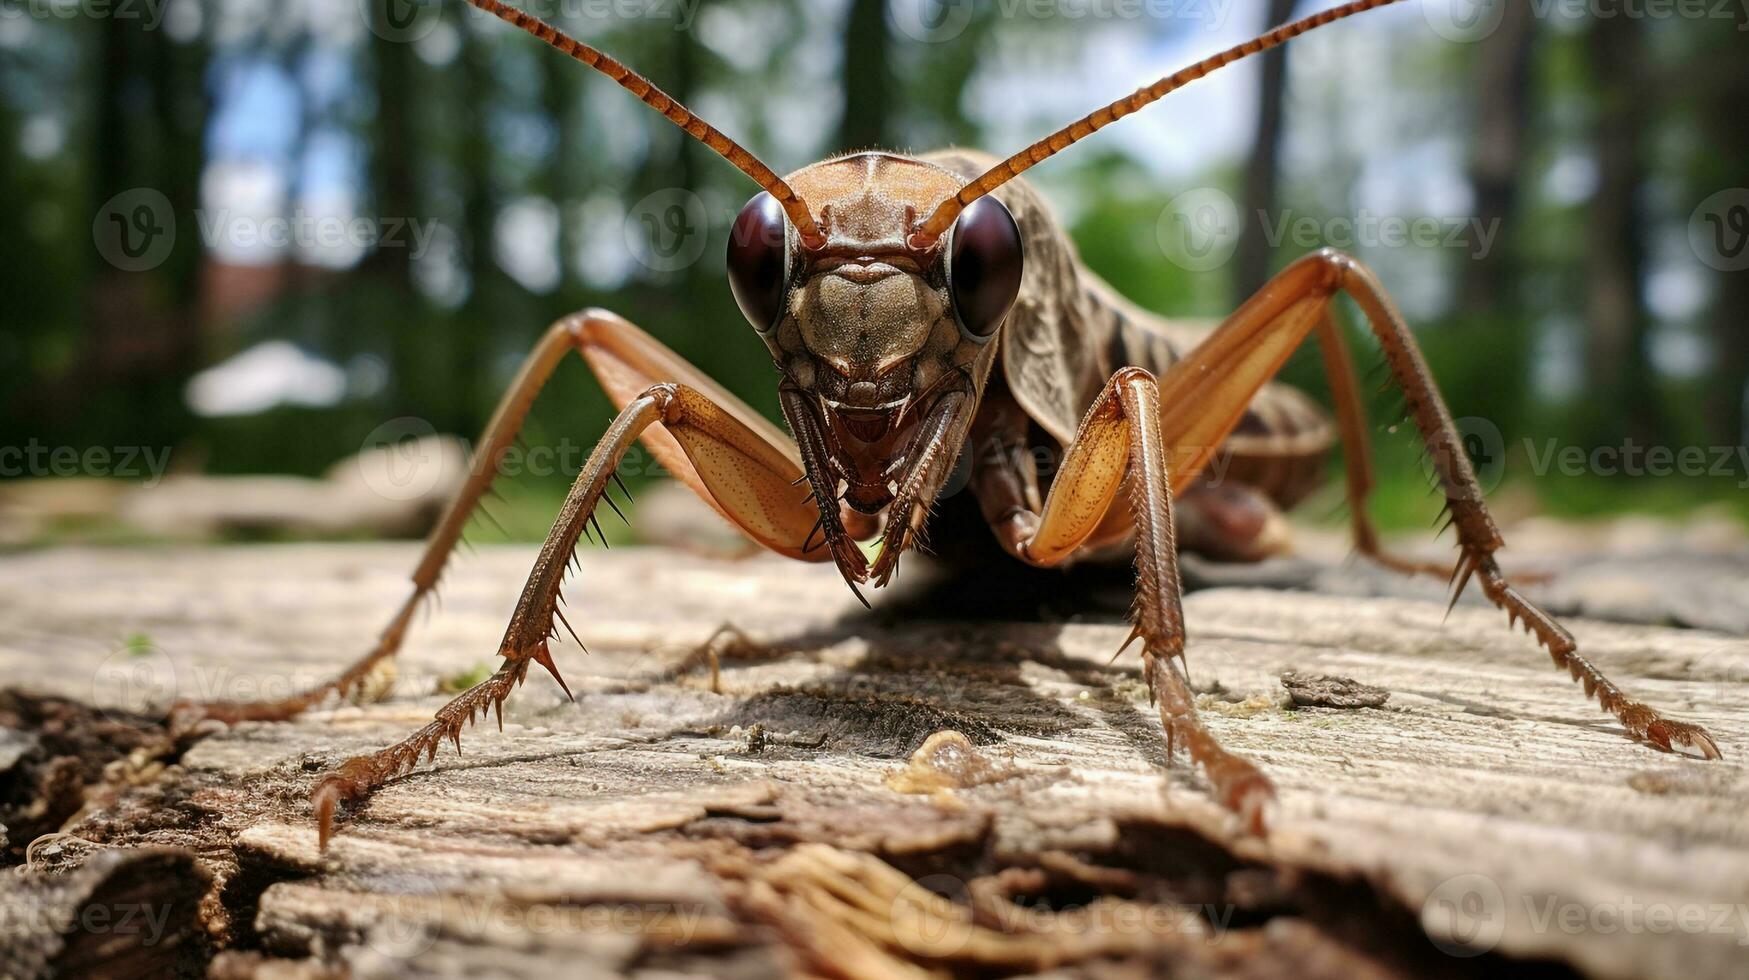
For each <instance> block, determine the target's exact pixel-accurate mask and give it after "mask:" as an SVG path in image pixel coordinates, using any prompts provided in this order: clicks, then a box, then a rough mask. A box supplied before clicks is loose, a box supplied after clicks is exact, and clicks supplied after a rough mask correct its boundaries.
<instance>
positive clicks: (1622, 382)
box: [1585, 17, 1665, 443]
mask: <svg viewBox="0 0 1749 980" xmlns="http://www.w3.org/2000/svg"><path fill="white" fill-rule="evenodd" d="M1644 28H1645V22H1644V20H1643V19H1641V18H1635V17H1600V18H1595V19H1593V20H1592V23H1591V26H1590V30H1589V34H1588V36H1587V43H1588V46H1589V59H1590V65H1591V79H1592V88H1593V91H1595V92H1596V93H1597V103H1596V109H1597V121H1596V129H1595V135H1594V137H1593V139H1594V143H1593V152H1594V156H1595V159H1596V163H1597V175H1598V176H1597V191H1596V194H1595V196H1594V197H1593V198H1592V201H1591V207H1590V209H1589V210H1590V213H1589V216H1588V219H1589V220H1588V228H1587V231H1588V237H1589V241H1588V243H1587V247H1586V253H1585V254H1586V268H1585V324H1586V330H1587V336H1588V343H1587V345H1586V362H1585V380H1586V391H1587V392H1589V393H1590V394H1591V396H1592V397H1591V398H1589V399H1587V401H1588V403H1589V405H1590V408H1591V413H1590V414H1591V421H1590V431H1589V432H1588V433H1587V435H1588V436H1589V437H1590V438H1591V439H1592V440H1593V441H1594V442H1595V443H1617V442H1620V441H1621V440H1622V439H1624V438H1626V437H1630V436H1631V437H1633V438H1634V439H1636V440H1640V441H1642V442H1649V441H1651V440H1653V439H1655V438H1657V434H1658V433H1661V432H1663V431H1665V430H1664V426H1663V412H1662V409H1661V408H1660V406H1659V405H1658V400H1657V386H1656V381H1655V378H1654V376H1653V373H1652V365H1651V359H1650V351H1649V349H1648V346H1649V336H1650V330H1651V322H1650V317H1649V315H1648V313H1647V311H1646V307H1645V296H1644V291H1643V288H1642V278H1643V276H1644V272H1645V243H1644V232H1645V220H1644V216H1643V215H1642V214H1641V211H1640V208H1641V203H1642V202H1641V200H1640V195H1641V189H1642V187H1643V185H1644V183H1645V168H1644V161H1643V158H1642V148H1643V146H1644V142H1645V140H1644V137H1645V132H1646V128H1647V121H1648V119H1649V118H1650V109H1651V108H1652V106H1651V105H1650V96H1651V87H1650V86H1649V85H1648V84H1647V80H1646V75H1645V73H1646V71H1647V58H1646V51H1645V31H1644Z"/></svg>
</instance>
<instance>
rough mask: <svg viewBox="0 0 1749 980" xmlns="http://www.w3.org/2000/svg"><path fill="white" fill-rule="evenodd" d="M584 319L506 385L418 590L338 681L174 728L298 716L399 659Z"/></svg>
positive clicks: (186, 717)
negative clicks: (422, 609) (415, 616)
mask: <svg viewBox="0 0 1749 980" xmlns="http://www.w3.org/2000/svg"><path fill="white" fill-rule="evenodd" d="M583 323H584V321H583V320H582V318H570V319H566V320H563V321H560V322H559V323H556V324H554V325H553V326H552V327H551V328H550V329H548V330H547V332H546V333H545V334H544V335H543V336H542V337H541V339H540V342H539V343H538V344H537V345H536V346H535V349H534V350H533V351H532V352H531V353H530V354H529V355H528V359H527V360H525V361H524V362H523V364H522V368H521V370H520V371H518V372H517V375H516V380H514V381H513V382H511V384H510V387H509V388H508V389H506V391H505V392H504V396H503V398H502V399H500V400H499V402H498V407H497V409H496V410H495V411H494V412H493V413H492V418H491V421H489V422H488V423H487V424H486V430H485V432H484V434H483V435H482V436H481V437H480V442H479V445H478V447H477V448H476V449H475V450H474V453H473V458H472V459H470V460H469V461H468V478H467V481H466V482H465V483H464V484H463V485H462V488H461V490H460V491H458V492H457V493H456V495H455V497H454V498H453V499H451V500H450V502H449V505H448V506H447V507H445V508H444V512H443V516H442V517H441V518H440V519H439V520H438V522H437V525H436V526H435V527H434V528H432V531H431V534H430V535H429V536H428V537H427V538H426V541H425V551H424V553H423V554H421V555H420V557H419V564H418V565H416V566H414V568H413V576H412V578H413V590H412V593H411V594H409V595H408V596H407V598H406V600H405V601H404V602H402V603H401V606H400V608H399V609H398V610H396V612H395V615H394V617H393V618H391V619H390V620H389V624H388V626H386V627H385V628H384V629H383V631H382V633H381V635H379V636H378V637H377V640H376V643H375V644H374V645H373V646H372V647H371V648H370V649H369V650H368V651H367V652H366V653H365V654H364V656H362V657H360V658H359V659H358V660H357V661H355V662H354V663H353V664H352V665H351V666H349V667H347V668H346V669H345V670H343V671H341V673H340V674H339V675H337V676H336V677H334V678H333V679H332V680H329V681H326V682H324V683H322V684H319V685H317V686H315V687H312V688H310V689H309V690H307V691H304V692H302V693H299V694H296V695H293V696H291V697H288V698H282V699H280V700H277V701H205V702H196V701H185V702H181V703H178V704H177V705H176V707H175V708H174V709H173V711H172V715H171V718H172V723H173V725H174V726H175V727H178V728H186V727H188V726H191V725H194V724H197V723H198V722H200V721H203V720H207V719H212V720H215V721H220V722H224V723H226V724H236V723H237V722H242V721H284V720H286V719H288V718H294V717H296V716H298V715H300V714H302V713H304V712H305V711H307V710H309V709H311V708H313V707H315V706H317V705H319V704H321V703H323V702H324V701H326V700H328V699H329V698H345V697H348V696H350V695H351V694H352V693H353V692H354V691H356V690H357V689H358V687H359V686H360V685H361V684H362V683H364V680H365V678H367V677H369V676H370V674H371V673H372V671H374V670H375V669H376V668H377V666H378V665H379V664H381V663H383V662H384V661H387V660H390V659H392V658H393V657H395V655H396V654H398V653H399V652H400V650H401V645H402V643H403V642H404V641H405V640H406V638H407V629H408V627H409V626H411V625H412V622H413V614H414V613H415V612H417V611H418V609H419V606H420V604H421V603H423V602H424V601H425V599H426V598H427V597H428V596H430V595H431V594H432V591H433V590H435V589H436V588H437V585H438V582H439V580H440V579H441V578H442V577H443V569H444V566H445V565H446V564H448V562H449V557H450V555H451V554H452V553H453V552H454V551H455V547H456V544H457V542H459V541H460V540H461V537H462V531H463V530H464V529H466V527H467V525H468V521H469V519H470V518H471V517H472V516H473V514H474V510H475V509H476V508H478V507H479V506H480V501H481V499H482V498H483V497H484V496H485V495H486V493H487V492H488V491H489V490H490V489H491V487H492V481H493V480H494V479H495V478H496V477H497V476H498V466H499V464H500V463H501V462H502V460H503V458H504V453H505V452H506V451H508V450H509V449H510V447H511V445H512V444H514V443H515V442H516V437H517V435H518V434H519V433H520V432H521V431H522V424H523V421H524V420H525V419H527V417H528V410H529V408H530V406H532V405H533V404H534V400H535V397H536V396H538V395H539V394H540V391H541V389H542V388H543V387H545V386H546V383H547V379H548V378H550V377H552V374H553V369H554V368H556V367H558V365H559V363H560V362H561V361H563V360H564V359H565V357H567V356H568V355H569V354H570V353H571V352H572V351H575V350H579V349H581V348H582V347H583V346H585V340H586V335H585V332H584V331H583V330H582V329H581V328H582V326H583Z"/></svg>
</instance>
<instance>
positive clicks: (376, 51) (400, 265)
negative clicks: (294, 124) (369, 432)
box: [354, 3, 431, 415]
mask: <svg viewBox="0 0 1749 980" xmlns="http://www.w3.org/2000/svg"><path fill="white" fill-rule="evenodd" d="M388 12H389V5H388V4H381V3H378V4H371V5H370V7H369V10H368V15H369V16H371V17H373V18H374V19H375V23H373V24H372V25H371V26H372V30H371V33H370V34H369V35H368V39H369V48H368V51H367V55H366V57H367V58H368V65H367V67H366V71H367V72H368V73H369V74H370V84H371V87H372V90H373V92H374V94H375V96H376V97H375V99H374V103H375V108H376V112H375V117H374V118H373V119H371V120H370V121H369V123H367V124H366V125H365V127H364V129H363V132H362V133H361V134H360V135H361V137H362V138H363V139H366V140H368V142H369V146H370V150H369V153H370V163H369V176H368V180H369V181H370V196H371V205H372V207H373V208H374V210H375V213H376V217H377V220H379V221H384V220H387V219H389V218H395V217H412V216H415V215H419V209H418V187H417V178H416V176H415V174H414V169H413V167H414V163H413V160H414V154H415V153H417V152H418V146H419V141H418V139H417V137H416V136H415V134H414V130H413V121H412V111H411V107H412V105H413V102H414V100H415V99H417V98H419V97H420V95H419V93H421V92H422V91H428V89H426V88H422V87H421V86H420V85H419V79H418V77H417V71H418V62H417V59H416V58H415V57H414V53H413V46H412V45H411V44H407V43H405V42H404V41H400V40H391V39H392V38H395V37H397V34H396V33H395V31H394V30H393V29H392V28H391V25H390V24H389V23H388V21H387V17H388ZM426 217H427V218H428V219H429V216H426ZM359 271H360V272H361V273H362V274H364V276H366V277H368V279H369V280H370V283H371V286H372V287H373V288H372V290H371V291H370V293H369V294H368V295H367V296H366V297H365V298H366V301H367V302H366V304H365V305H364V306H362V307H360V308H358V309H357V310H355V311H354V315H356V316H358V317H359V320H360V326H361V327H362V328H364V329H368V330H369V331H370V332H371V333H373V334H374V335H375V336H377V337H380V338H382V343H383V347H384V349H385V350H386V351H387V357H388V361H389V386H390V388H389V391H390V395H389V404H388V405H387V406H385V407H386V409H387V411H389V412H391V413H393V414H396V415H399V414H402V413H407V412H418V411H420V410H421V408H422V406H423V405H424V404H425V403H427V402H428V400H429V397H430V396H429V394H428V393H427V391H425V390H423V388H422V385H423V384H425V383H426V381H425V379H428V378H430V376H431V374H430V371H429V370H428V367H429V364H430V360H429V357H428V354H429V352H428V350H426V346H427V343H428V338H426V337H424V336H422V331H420V330H418V329H416V326H415V319H416V318H417V317H418V315H419V311H420V295H419V292H418V290H417V289H415V288H414V285H413V256H412V249H409V248H385V247H378V248H375V249H372V250H371V252H370V254H369V255H367V256H366V257H365V259H364V262H363V263H362V265H361V266H360V270H359Z"/></svg>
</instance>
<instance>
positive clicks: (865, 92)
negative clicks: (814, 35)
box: [834, 0, 895, 152]
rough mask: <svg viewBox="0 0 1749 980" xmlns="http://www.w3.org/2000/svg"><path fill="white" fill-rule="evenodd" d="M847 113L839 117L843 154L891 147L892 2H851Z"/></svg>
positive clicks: (847, 28)
mask: <svg viewBox="0 0 1749 980" xmlns="http://www.w3.org/2000/svg"><path fill="white" fill-rule="evenodd" d="M842 51H843V57H844V80H843V85H842V88H843V89H844V114H843V115H842V116H841V117H840V118H839V120H838V142H837V146H836V147H834V149H835V150H836V151H839V152H849V151H851V150H873V149H881V148H885V147H890V146H891V145H892V143H891V140H892V135H893V134H892V133H891V132H889V131H888V126H889V122H888V121H889V120H890V119H891V117H892V105H893V99H894V95H895V93H894V91H893V89H894V85H893V67H892V63H891V60H890V58H889V57H888V49H887V4H886V0H851V4H850V10H849V12H848V13H847V14H846V16H845V18H844V35H843V38H842Z"/></svg>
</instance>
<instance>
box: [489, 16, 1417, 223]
mask: <svg viewBox="0 0 1749 980" xmlns="http://www.w3.org/2000/svg"><path fill="white" fill-rule="evenodd" d="M476 2H477V0H476ZM488 2H490V0H488ZM1399 2H1401V0H1353V2H1351V3H1345V4H1343V5H1342V6H1340V7H1332V8H1330V9H1329V10H1326V11H1324V12H1322V13H1317V14H1313V15H1312V16H1310V17H1306V18H1303V19H1301V20H1296V21H1293V22H1291V23H1287V24H1283V25H1282V26H1280V27H1277V28H1275V29H1274V30H1272V31H1269V32H1267V33H1265V34H1261V35H1259V36H1257V37H1254V38H1252V39H1251V40H1249V41H1246V42H1245V43H1244V44H1241V45H1238V46H1237V47H1233V48H1228V49H1227V50H1225V51H1222V52H1221V53H1220V54H1217V55H1214V56H1212V57H1209V58H1204V59H1203V60H1202V61H1199V62H1197V63H1196V64H1194V65H1191V66H1189V67H1188V68H1181V69H1179V70H1178V71H1177V72H1175V73H1173V74H1171V75H1168V76H1166V77H1165V78H1162V79H1160V80H1159V81H1157V82H1155V83H1154V84H1152V85H1149V86H1147V87H1146V88H1140V89H1137V90H1136V91H1135V92H1134V93H1132V94H1130V95H1127V96H1125V97H1124V98H1121V99H1119V100H1117V101H1116V102H1113V103H1112V104H1110V105H1108V106H1106V107H1104V108H1102V109H1098V110H1095V111H1094V112H1093V113H1092V114H1090V115H1087V116H1083V117H1082V118H1080V119H1077V120H1075V121H1074V122H1072V123H1070V124H1069V125H1067V126H1065V127H1063V128H1062V129H1059V130H1057V131H1056V132H1054V133H1052V134H1051V135H1049V136H1046V137H1045V138H1044V139H1042V140H1039V141H1038V142H1037V143H1034V144H1033V145H1031V146H1029V147H1027V148H1026V149H1024V150H1021V151H1020V152H1019V153H1016V154H1015V155H1013V156H1011V157H1009V158H1008V159H1006V160H1004V161H1002V162H1001V163H998V164H997V165H995V166H994V167H991V168H990V169H989V170H986V171H984V173H983V174H982V175H981V176H979V177H978V178H977V179H976V180H974V181H972V182H971V183H969V184H967V185H965V186H964V187H961V188H960V190H959V193H958V194H955V195H954V196H953V197H950V198H948V199H947V200H945V201H943V202H941V204H940V205H939V206H938V207H937V208H936V209H935V211H934V212H933V213H931V214H930V215H929V217H928V219H927V220H925V221H924V222H923V224H922V225H921V226H920V227H919V228H918V229H917V230H916V231H914V232H912V233H911V241H910V245H911V247H912V248H914V249H920V250H921V249H926V248H929V247H930V246H932V245H934V244H935V243H936V241H937V240H939V239H940V238H941V236H942V235H943V234H944V233H946V231H947V230H948V229H949V228H951V227H953V222H954V219H955V218H958V217H959V214H960V212H961V211H963V210H965V207H966V205H968V204H970V203H972V202H973V201H976V200H977V199H978V198H980V197H983V196H984V195H985V194H988V193H990V192H991V191H993V190H995V189H996V188H998V187H1001V186H1002V185H1003V184H1005V183H1007V182H1008V181H1009V180H1011V179H1012V178H1014V177H1017V176H1019V175H1020V174H1021V173H1022V172H1023V171H1025V170H1027V169H1029V168H1030V167H1032V165H1033V164H1036V163H1038V162H1040V161H1042V160H1044V159H1046V158H1047V157H1049V156H1051V155H1052V154H1054V153H1056V152H1057V151H1059V150H1061V149H1063V148H1064V147H1066V146H1068V145H1069V144H1071V143H1074V142H1076V141H1078V140H1081V139H1085V138H1086V137H1088V136H1091V135H1093V134H1094V133H1095V132H1097V131H1098V130H1100V129H1103V128H1104V127H1106V126H1109V125H1110V124H1112V123H1114V122H1117V121H1118V120H1119V119H1122V118H1123V117H1125V116H1127V115H1129V114H1130V113H1132V112H1135V111H1136V110H1138V109H1142V108H1144V107H1146V106H1147V105H1149V104H1150V103H1152V102H1156V101H1158V100H1159V99H1160V98H1162V97H1163V96H1165V95H1166V93H1168V92H1171V91H1173V90H1174V89H1179V88H1183V87H1184V86H1186V85H1189V84H1190V83H1191V82H1194V81H1196V80H1197V79H1199V78H1201V77H1203V76H1204V75H1207V74H1209V73H1211V72H1213V71H1216V70H1218V69H1221V68H1225V67H1226V66H1228V65H1230V64H1232V63H1233V62H1235V61H1238V60H1240V59H1242V58H1249V57H1250V56H1252V55H1254V54H1257V53H1258V52H1260V51H1267V50H1269V49H1270V48H1273V47H1276V46H1278V45H1281V44H1284V43H1286V42H1287V41H1289V40H1292V39H1293V38H1296V37H1299V36H1300V35H1301V34H1304V33H1306V32H1307V31H1310V30H1314V29H1316V28H1319V27H1323V26H1324V25H1325V24H1331V23H1334V22H1336V21H1339V20H1342V19H1344V18H1346V17H1352V16H1354V15H1355V14H1360V13H1365V12H1366V11H1368V10H1371V9H1373V8H1374V7H1384V6H1388V5H1390V4H1393V3H1399Z"/></svg>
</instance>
